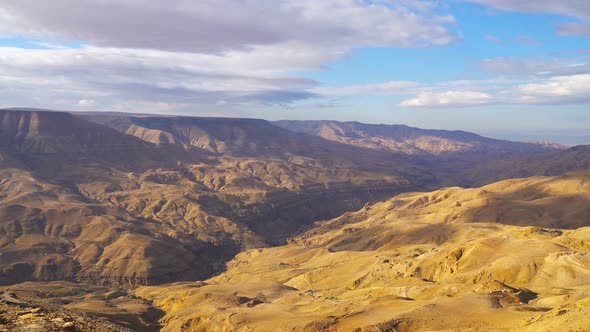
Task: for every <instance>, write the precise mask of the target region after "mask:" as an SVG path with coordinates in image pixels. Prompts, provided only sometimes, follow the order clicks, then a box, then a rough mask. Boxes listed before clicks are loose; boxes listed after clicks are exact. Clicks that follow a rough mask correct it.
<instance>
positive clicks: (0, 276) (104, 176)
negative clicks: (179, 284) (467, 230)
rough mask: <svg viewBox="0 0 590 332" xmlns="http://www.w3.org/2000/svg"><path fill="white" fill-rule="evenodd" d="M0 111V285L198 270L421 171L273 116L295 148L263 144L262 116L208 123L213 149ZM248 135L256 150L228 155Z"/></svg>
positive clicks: (205, 271) (140, 280) (175, 276)
mask: <svg viewBox="0 0 590 332" xmlns="http://www.w3.org/2000/svg"><path fill="white" fill-rule="evenodd" d="M0 118H1V119H3V122H2V127H1V128H2V130H1V131H0V143H1V145H2V147H3V148H2V149H1V151H0V154H1V157H2V158H1V160H0V162H1V163H2V165H3V168H2V170H1V172H0V179H1V181H0V195H1V196H0V197H1V200H0V216H2V218H1V220H2V221H1V222H0V234H1V235H2V236H1V237H0V239H1V240H0V241H1V249H0V257H1V258H2V259H1V260H0V282H1V283H3V284H10V283H15V282H21V281H26V280H44V281H48V280H76V281H83V282H89V283H95V284H108V285H123V286H126V287H133V286H136V285H142V284H153V283H162V282H169V281H179V280H195V279H199V278H204V277H207V276H210V275H211V274H213V273H215V272H216V271H219V270H220V269H223V266H224V262H225V261H226V260H228V259H231V258H232V257H233V256H234V255H235V254H236V253H237V252H239V251H240V250H241V249H243V248H251V247H261V246H266V245H269V244H280V243H284V241H285V239H286V238H287V237H289V236H292V235H294V234H297V233H298V232H301V231H302V230H304V229H305V228H306V227H308V226H309V225H310V224H311V222H313V221H314V220H317V219H326V218H332V217H334V216H337V215H339V214H341V213H342V212H344V211H347V210H354V209H357V208H359V207H361V206H362V205H363V204H365V202H368V201H377V200H380V199H383V198H384V197H387V196H390V195H392V194H394V193H399V192H401V191H405V190H408V189H411V188H419V187H420V186H422V184H423V183H425V182H426V181H427V180H428V179H429V178H430V177H431V176H430V175H428V173H427V172H425V171H424V170H421V169H419V168H418V167H410V165H409V163H408V162H407V161H405V160H403V159H399V158H393V157H390V158H386V159H381V155H378V154H376V153H375V152H373V151H359V153H354V152H351V151H353V150H354V151H357V150H362V149H359V148H356V147H349V146H346V145H342V144H335V143H332V142H328V141H325V140H321V139H316V138H312V140H315V141H319V143H318V144H317V145H314V144H311V143H309V138H308V137H304V139H303V138H302V139H300V137H302V135H297V134H293V133H291V132H289V131H286V130H283V129H280V128H278V127H275V126H272V125H270V126H271V129H272V130H275V131H277V132H278V134H276V140H275V141H276V142H279V143H280V142H282V141H285V144H287V145H288V142H289V141H292V144H291V145H289V146H291V148H289V149H287V148H286V149H280V147H279V146H278V145H272V144H267V145H268V146H270V147H271V148H272V149H270V150H269V151H270V152H268V153H267V152H264V151H265V150H266V148H265V147H264V145H263V143H264V142H265V141H271V139H270V137H267V136H265V135H271V133H267V134H264V133H262V134H261V133H260V132H259V129H260V128H259V127H260V126H264V125H266V122H262V125H260V124H258V122H256V121H254V123H255V124H256V126H254V127H252V124H251V121H245V122H244V123H243V124H242V123H240V124H239V125H236V124H232V123H228V124H227V125H226V127H225V128H233V129H231V130H230V131H231V132H234V133H238V134H235V135H234V134H231V133H230V134H228V135H226V136H223V135H225V134H221V133H225V132H226V129H223V128H221V129H220V127H219V126H218V127H216V126H215V125H211V126H208V125H207V126H204V127H205V128H208V130H209V131H210V132H212V133H219V134H215V135H213V136H214V137H216V139H217V140H218V141H216V143H215V144H216V146H217V147H219V146H222V145H223V144H225V146H226V147H228V149H227V150H223V151H222V150H216V151H209V150H207V149H205V148H204V147H203V146H201V147H197V146H194V147H193V146H191V147H188V148H187V147H186V146H179V145H178V144H167V143H163V142H159V144H153V143H150V142H146V141H144V140H142V139H139V138H137V137H134V136H132V135H128V134H125V133H121V132H120V131H118V130H115V129H113V128H110V127H108V126H105V125H101V124H97V123H92V122H88V121H87V120H85V119H83V118H81V117H78V116H72V115H70V114H68V113H63V112H45V111H18V110H5V111H0ZM150 121H152V120H150ZM153 121H155V123H162V121H163V120H159V119H156V120H153ZM216 121H217V120H215V121H213V122H216ZM257 126H258V127H257ZM221 127H223V126H221ZM249 128H250V129H249ZM220 132H221V133H220ZM281 133H284V134H285V135H284V136H281V135H282V134H281ZM244 135H260V138H259V139H258V140H256V139H254V138H250V136H244ZM244 137H246V138H244ZM221 139H224V140H226V141H227V143H223V142H222V141H220V140H221ZM249 140H252V141H256V142H258V143H257V144H259V146H254V145H252V149H250V150H249V149H247V148H244V151H245V153H244V154H242V155H239V154H238V153H234V152H232V151H233V149H237V150H240V149H242V147H243V146H244V144H248V141H249ZM222 143H223V144H222ZM308 143H309V144H308ZM281 144H282V143H281ZM289 144H290V143H289ZM332 145H336V146H335V147H333V148H332ZM229 147H231V148H229ZM351 149H353V150H351ZM261 151H262V152H261ZM351 156H355V157H351Z"/></svg>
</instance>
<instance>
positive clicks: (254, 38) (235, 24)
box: [0, 0, 454, 53]
mask: <svg viewBox="0 0 590 332" xmlns="http://www.w3.org/2000/svg"><path fill="white" fill-rule="evenodd" d="M426 4H427V3H426V2H421V3H414V4H412V2H409V1H398V2H393V1H387V2H385V3H383V2H380V1H376V2H374V3H370V2H366V1H359V0H322V1H317V0H280V1H279V0H256V1H255V0H200V1H193V0H176V1H174V2H172V3H171V2H166V1H149V2H146V1H143V0H79V1H76V2H72V1H70V0H53V1H51V2H47V3H43V2H40V1H38V0H19V1H9V2H5V3H3V4H0V10H2V12H0V13H4V16H6V17H10V18H11V21H13V22H14V21H17V22H20V25H19V26H22V27H23V30H26V31H23V32H25V33H27V32H28V33H36V34H39V33H45V34H52V35H59V36H63V37H64V38H68V39H73V40H81V41H84V42H87V43H89V44H93V45H97V46H106V47H117V48H142V49H160V50H168V51H189V52H198V53H221V52H225V51H229V50H242V49H245V48H248V47H252V46H260V45H279V44H305V45H316V46H321V47H322V48H323V47H327V48H328V49H329V48H332V47H339V48H344V49H347V48H350V47H358V46H404V47H405V46H420V45H430V44H446V43H449V42H451V41H452V39H453V38H454V35H453V33H452V32H450V31H449V30H448V29H447V28H446V26H445V25H446V24H448V23H453V22H454V18H453V17H452V16H449V15H442V16H441V15H437V14H434V11H433V10H434V4H433V3H428V5H426ZM1 17H2V16H0V18H1Z"/></svg>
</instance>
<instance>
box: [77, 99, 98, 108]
mask: <svg viewBox="0 0 590 332" xmlns="http://www.w3.org/2000/svg"><path fill="white" fill-rule="evenodd" d="M96 104H97V103H96V100H94V99H80V100H79V101H78V105H79V106H80V107H82V108H90V107H94V106H96Z"/></svg>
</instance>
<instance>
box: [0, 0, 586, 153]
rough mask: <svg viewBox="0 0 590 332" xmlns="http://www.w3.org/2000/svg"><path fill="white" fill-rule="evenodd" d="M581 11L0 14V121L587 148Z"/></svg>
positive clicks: (454, 5) (34, 8)
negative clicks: (254, 126) (398, 127)
mask: <svg viewBox="0 0 590 332" xmlns="http://www.w3.org/2000/svg"><path fill="white" fill-rule="evenodd" d="M589 38H590V4H587V3H586V1H580V0H573V1H568V2H567V3H566V2H563V3H561V2H555V1H550V0H540V1H535V2H515V1H507V0H473V1H409V0H400V1H388V0H379V1H360V0H325V1H322V2H317V1H312V0H300V1H295V0H280V1H266V0H259V1H250V2H244V1H238V0H217V1H212V0H203V1H200V2H198V3H196V2H194V1H188V0H178V1H176V2H174V6H170V5H168V4H164V3H158V2H153V3H149V5H146V3H145V2H143V3H142V2H141V1H137V0H121V1H114V0H108V1H98V0H84V1H80V2H78V3H77V4H76V5H71V3H70V2H68V1H65V0H56V1H52V2H50V3H48V2H45V1H40V0H22V1H19V2H15V3H13V4H0V107H13V106H27V107H42V108H52V109H62V110H88V111H123V112H142V113H166V114H188V115H201V116H240V117H258V118H265V119H270V120H276V119H335V120H345V121H348V120H354V121H361V122H368V123H404V124H408V125H412V126H418V127H424V128H442V129H462V130H469V131H474V132H478V133H482V134H485V135H488V136H493V137H500V138H507V139H516V140H552V141H558V142H562V143H566V144H581V143H590V134H589V133H590V112H589V108H588V107H589V105H590V63H589V61H588V60H589V59H588V58H589V57H590V39H589Z"/></svg>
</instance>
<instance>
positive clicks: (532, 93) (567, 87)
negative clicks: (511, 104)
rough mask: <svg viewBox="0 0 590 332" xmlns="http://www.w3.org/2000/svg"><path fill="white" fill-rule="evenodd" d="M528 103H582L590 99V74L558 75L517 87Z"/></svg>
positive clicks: (521, 96) (522, 98) (523, 99)
mask: <svg viewBox="0 0 590 332" xmlns="http://www.w3.org/2000/svg"><path fill="white" fill-rule="evenodd" d="M517 92H518V95H520V98H521V100H522V101H525V102H528V103H580V102H588V101H590V74H586V75H571V76H557V77H552V78H550V79H547V80H545V81H541V82H538V83H530V84H524V85H521V86H518V87H517Z"/></svg>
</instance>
